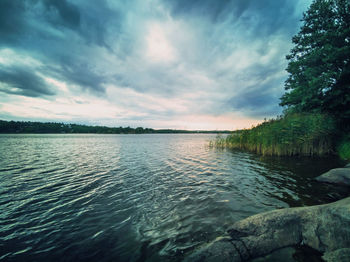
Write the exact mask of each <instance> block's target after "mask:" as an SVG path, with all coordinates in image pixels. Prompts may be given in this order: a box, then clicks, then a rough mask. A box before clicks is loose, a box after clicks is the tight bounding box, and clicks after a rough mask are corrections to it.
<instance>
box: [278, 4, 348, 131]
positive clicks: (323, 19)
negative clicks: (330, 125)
mask: <svg viewBox="0 0 350 262" xmlns="http://www.w3.org/2000/svg"><path fill="white" fill-rule="evenodd" d="M302 22H303V25H302V27H301V29H300V31H299V33H298V34H297V35H295V36H294V37H293V39H292V41H293V43H294V44H295V46H294V48H293V49H292V50H291V51H290V54H289V55H288V56H287V60H288V61H289V64H288V67H287V72H288V73H289V76H288V79H287V80H286V82H285V89H286V93H285V94H284V95H283V96H282V97H281V103H280V105H282V106H287V111H288V110H289V111H296V112H322V113H328V114H331V115H334V116H335V117H336V119H338V120H340V122H341V125H342V126H344V125H346V126H349V122H350V3H349V0H314V1H313V3H312V4H311V6H310V7H309V9H308V11H307V12H306V13H304V16H303V19H302Z"/></svg>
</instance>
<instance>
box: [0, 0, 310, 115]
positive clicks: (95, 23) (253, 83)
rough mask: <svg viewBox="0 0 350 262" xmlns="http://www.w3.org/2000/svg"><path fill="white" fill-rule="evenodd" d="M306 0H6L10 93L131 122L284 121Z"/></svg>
mask: <svg viewBox="0 0 350 262" xmlns="http://www.w3.org/2000/svg"><path fill="white" fill-rule="evenodd" d="M305 1H306V2H307V1H309V0H295V1H290V0H278V1H276V0H263V1H262V0H232V1H229V0H219V1H218V0H175V1H173V0H153V1H144V0H133V1H107V0H100V1H86V0H0V81H1V83H0V91H1V92H5V93H7V94H17V95H21V96H31V97H45V96H53V95H55V97H57V98H60V97H59V96H60V95H62V94H64V95H65V96H78V97H79V96H80V95H81V96H84V94H87V96H88V95H92V96H96V97H98V99H105V101H106V103H111V104H113V103H114V105H116V106H119V107H123V108H122V109H119V108H118V110H116V111H118V112H119V111H123V112H132V113H130V114H126V115H127V116H126V117H128V119H130V120H141V119H145V120H147V119H152V118H153V119H163V117H165V116H169V119H170V118H172V117H176V116H178V117H179V116H185V115H186V114H191V113H193V112H195V113H196V114H207V115H210V114H212V115H218V114H225V113H227V112H233V111H239V112H241V113H242V115H245V116H250V117H251V116H253V117H261V116H265V115H264V113H266V114H271V115H273V114H276V113H277V114H278V113H279V110H280V109H279V108H278V106H277V105H278V97H279V96H281V94H282V90H283V80H284V79H283V78H284V77H285V75H284V74H283V71H284V68H285V66H286V64H285V59H284V57H285V55H286V54H287V52H288V50H289V48H290V39H291V37H292V35H293V34H295V33H296V31H297V28H298V25H299V20H300V18H301V11H300V10H299V9H298V8H300V3H302V2H305ZM4 50H5V51H4ZM1 52H2V53H1ZM1 54H5V55H6V57H5V55H4V57H3V59H1V58H2V57H1ZM15 56H18V57H17V58H16V59H13V58H14V57H15ZM33 61H34V62H33ZM45 77H47V78H45ZM44 79H46V80H44ZM50 81H51V82H50ZM55 81H56V82H55ZM49 85H50V86H49ZM51 85H53V86H54V87H52V86H51ZM77 87H78V88H77ZM67 90H68V91H67ZM123 92H124V93H123ZM123 94H126V95H130V96H132V97H124V96H123ZM154 97H157V98H159V101H160V102H159V105H158V101H157V100H156V99H153V98H154ZM74 99H75V98H73V99H72V101H75V100H74ZM147 99H148V100H147ZM172 99H173V100H172ZM144 100H147V101H151V102H149V104H146V103H145V102H144ZM79 101H80V100H79ZM81 101H85V100H84V99H82V100H81ZM125 101H129V103H127V102H125ZM84 103H85V102H84ZM75 104H77V103H75ZM82 104H83V103H82ZM272 104H273V105H272ZM172 106H173V107H172ZM134 113H135V114H136V116H134V117H132V116H131V114H134ZM267 117H270V115H269V116H267ZM125 121H126V120H125Z"/></svg>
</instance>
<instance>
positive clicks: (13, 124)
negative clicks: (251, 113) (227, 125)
mask: <svg viewBox="0 0 350 262" xmlns="http://www.w3.org/2000/svg"><path fill="white" fill-rule="evenodd" d="M229 132H230V131H191V130H174V129H158V130H157V129H152V128H143V127H137V128H132V127H107V126H87V125H78V124H65V123H53V122H49V123H42V122H30V121H4V120H0V133H2V134H6V133H10V134H13V133H20V134H58V133H63V134H79V133H82V134H155V133H157V134H167V133H180V134H186V133H189V134H194V133H229Z"/></svg>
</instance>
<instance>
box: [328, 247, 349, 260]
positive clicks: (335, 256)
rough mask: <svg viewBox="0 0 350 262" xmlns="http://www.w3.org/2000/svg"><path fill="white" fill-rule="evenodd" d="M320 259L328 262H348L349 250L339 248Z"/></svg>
mask: <svg viewBox="0 0 350 262" xmlns="http://www.w3.org/2000/svg"><path fill="white" fill-rule="evenodd" d="M322 258H323V259H324V260H325V261H328V262H349V260H350V248H341V249H338V250H336V251H333V252H327V253H326V254H325V255H324V256H323V257H322Z"/></svg>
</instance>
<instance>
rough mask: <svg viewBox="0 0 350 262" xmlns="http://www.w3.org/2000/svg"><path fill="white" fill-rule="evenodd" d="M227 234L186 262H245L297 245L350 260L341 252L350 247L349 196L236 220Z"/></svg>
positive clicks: (327, 257)
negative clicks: (338, 199) (334, 200)
mask: <svg viewBox="0 0 350 262" xmlns="http://www.w3.org/2000/svg"><path fill="white" fill-rule="evenodd" d="M228 233H229V235H228V236H226V237H223V238H221V239H217V240H216V241H214V242H213V243H210V244H208V245H206V246H204V247H202V248H201V249H200V250H198V251H197V252H195V253H193V254H192V255H191V256H190V257H188V260H187V261H237V262H238V261H246V260H249V259H253V258H257V257H262V256H265V255H267V254H269V253H271V252H273V251H275V250H277V249H281V248H285V247H290V246H295V245H307V246H310V247H312V248H314V249H316V250H318V251H319V252H322V253H324V257H323V258H324V259H325V261H335V260H331V259H332V257H335V256H336V255H338V257H340V256H345V257H346V256H347V258H348V261H350V256H348V253H347V252H348V251H347V250H346V251H341V249H348V248H349V247H350V197H348V198H345V199H343V200H340V201H337V202H335V203H331V204H326V205H319V206H311V207H297V208H286V209H279V210H274V211H270V212H266V213H262V214H258V215H255V216H251V217H248V218H246V219H244V220H241V221H238V222H237V223H235V224H234V225H233V228H232V229H231V230H229V231H228ZM229 237H230V238H229ZM336 251H337V252H336ZM334 252H335V253H334ZM338 252H339V254H338Z"/></svg>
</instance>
